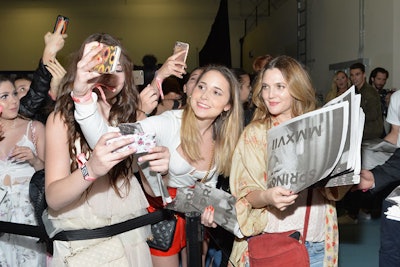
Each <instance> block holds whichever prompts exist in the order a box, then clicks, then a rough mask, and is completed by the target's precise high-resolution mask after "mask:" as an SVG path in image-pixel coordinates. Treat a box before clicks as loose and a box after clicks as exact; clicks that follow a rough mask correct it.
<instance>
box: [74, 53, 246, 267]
mask: <svg viewBox="0 0 400 267" xmlns="http://www.w3.org/2000/svg"><path fill="white" fill-rule="evenodd" d="M168 61H169V62H172V63H174V64H181V65H183V64H184V63H183V62H181V61H174V58H173V57H172V59H171V58H170V60H168ZM168 61H167V62H168ZM163 68H164V66H163V67H162V68H161V69H160V71H161V72H164V70H163ZM239 95H240V89H239V83H238V81H237V79H236V77H235V75H234V74H233V73H232V72H231V70H229V69H228V68H226V67H223V66H208V67H206V68H204V70H203V72H202V74H201V75H200V77H199V78H198V81H197V82H196V86H195V87H194V90H193V92H192V94H191V95H190V97H189V101H188V103H187V104H186V106H185V108H184V109H183V110H173V111H166V112H164V113H163V114H161V115H158V116H152V117H149V118H147V119H145V120H142V121H140V122H139V123H140V125H141V126H142V128H143V130H144V132H153V133H156V140H157V143H158V145H164V146H166V147H168V149H169V151H170V154H171V160H170V164H169V170H168V172H166V173H163V174H164V176H163V179H164V181H165V183H166V184H167V185H168V190H169V192H170V195H171V196H172V197H174V196H175V194H176V190H177V188H180V187H190V186H193V185H194V184H195V182H196V181H200V182H203V183H205V184H207V185H209V186H212V187H215V186H216V184H217V179H218V175H219V174H222V175H224V176H228V175H229V172H230V169H231V157H232V153H233V150H234V147H235V145H236V141H237V140H238V138H239V136H240V133H241V130H242V124H243V112H242V105H241V103H240V98H239ZM94 105H95V103H94V104H92V106H94ZM84 108H85V107H84V105H80V104H78V103H76V109H77V110H79V112H80V111H82V112H84ZM87 110H89V108H88V109H87ZM90 110H92V113H91V112H90V111H89V112H86V113H85V115H84V116H80V117H81V118H83V119H78V120H77V122H78V123H79V124H80V125H81V126H82V127H84V125H88V124H90V125H102V124H103V123H104V122H102V121H97V122H94V119H95V118H96V116H95V113H96V111H95V110H94V109H92V108H91V109H90ZM93 112H94V113H93ZM97 118H98V116H97ZM91 128H93V127H91ZM98 128H102V127H98ZM83 129H84V134H85V136H86V137H87V138H90V139H92V140H98V137H99V136H100V134H98V133H96V132H94V131H90V128H88V127H84V128H83ZM166 129H168V130H166ZM96 134H98V135H97V136H96ZM228 134H229V138H226V136H227V135H228ZM89 136H90V137H89ZM213 215H214V212H213V208H212V207H208V208H206V209H205V210H204V212H203V213H202V217H201V222H202V223H203V224H204V225H205V226H207V227H216V224H215V222H214V221H213ZM184 224H185V223H184V218H183V217H179V219H178V224H177V225H178V226H177V229H176V231H175V236H174V241H173V245H172V247H171V248H170V249H169V250H168V251H165V252H164V251H159V250H153V249H152V255H153V264H154V266H160V267H161V266H162V267H166V266H168V267H169V266H171V267H172V266H173V267H178V266H179V252H181V251H182V250H183V249H184V248H185V246H186V235H185V229H184ZM182 255H184V256H185V253H182ZM181 263H182V266H186V263H187V262H186V258H185V257H182V261H181Z"/></svg>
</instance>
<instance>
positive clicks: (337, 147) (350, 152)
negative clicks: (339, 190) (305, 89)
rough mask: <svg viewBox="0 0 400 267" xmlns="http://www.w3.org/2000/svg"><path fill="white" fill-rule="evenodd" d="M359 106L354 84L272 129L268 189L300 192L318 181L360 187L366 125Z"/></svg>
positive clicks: (269, 140)
mask: <svg viewBox="0 0 400 267" xmlns="http://www.w3.org/2000/svg"><path fill="white" fill-rule="evenodd" d="M360 103H361V96H360V95H356V94H355V88H354V86H352V87H351V88H350V89H348V90H347V91H346V92H345V93H344V94H342V95H340V96H338V97H337V98H335V99H333V100H331V101H330V102H328V103H327V104H326V105H325V106H323V107H322V108H320V109H318V110H315V111H311V112H308V113H306V114H303V115H301V116H298V117H296V118H293V119H291V120H289V121H286V122H284V123H282V124H280V125H278V126H276V127H273V128H271V129H270V130H269V131H268V133H267V135H268V136H267V138H268V146H267V153H268V166H267V172H268V182H267V186H268V187H274V186H283V187H285V188H288V189H291V190H292V191H294V192H300V191H301V190H303V189H305V188H307V187H309V186H311V185H314V184H317V183H318V185H320V186H327V187H333V186H341V185H349V184H357V183H359V181H360V171H361V141H362V135H363V129H364V121H365V115H364V112H363V111H362V109H361V107H360Z"/></svg>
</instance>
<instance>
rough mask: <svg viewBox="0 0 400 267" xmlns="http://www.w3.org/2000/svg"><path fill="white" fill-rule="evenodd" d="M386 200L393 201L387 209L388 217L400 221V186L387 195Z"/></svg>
mask: <svg viewBox="0 0 400 267" xmlns="http://www.w3.org/2000/svg"><path fill="white" fill-rule="evenodd" d="M386 200H387V201H389V202H391V203H393V206H391V207H389V208H388V210H387V211H385V212H384V213H385V215H386V218H388V219H391V220H395V221H400V186H397V187H396V188H395V189H394V190H393V191H392V192H391V193H390V194H389V195H388V196H387V197H386Z"/></svg>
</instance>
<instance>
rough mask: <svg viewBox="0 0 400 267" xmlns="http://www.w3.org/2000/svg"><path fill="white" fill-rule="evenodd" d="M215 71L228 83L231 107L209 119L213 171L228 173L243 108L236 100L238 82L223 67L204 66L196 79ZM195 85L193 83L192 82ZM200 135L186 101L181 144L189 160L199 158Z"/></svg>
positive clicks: (230, 72)
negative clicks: (211, 120) (211, 130)
mask: <svg viewBox="0 0 400 267" xmlns="http://www.w3.org/2000/svg"><path fill="white" fill-rule="evenodd" d="M212 70H214V71H218V72H219V73H221V74H222V75H223V76H224V77H225V79H226V80H227V81H228V83H229V89H230V90H229V93H230V98H229V102H228V103H229V104H230V106H231V108H230V109H229V110H228V111H223V112H222V113H221V114H220V115H219V116H218V117H217V118H216V119H215V120H214V122H213V125H212V127H213V138H214V141H215V158H214V162H215V164H216V166H217V172H218V173H220V174H223V175H224V176H229V173H230V169H231V161H232V155H233V151H234V149H235V146H236V143H237V141H238V140H239V137H240V134H241V132H242V130H243V109H242V104H241V102H240V84H239V82H238V80H237V79H236V77H235V75H234V74H233V73H232V71H231V70H230V69H229V68H227V67H225V66H216V65H211V66H207V67H205V69H204V71H203V73H202V74H201V75H200V77H199V79H198V80H197V83H198V81H200V80H201V78H202V76H203V75H204V74H205V73H207V72H209V71H212ZM196 86H197V84H196ZM200 140H201V136H200V132H199V130H198V126H197V124H196V115H195V113H194V111H193V109H192V107H191V105H190V104H189V103H188V104H187V105H186V106H185V109H184V111H183V116H182V127H181V147H182V150H183V152H184V153H185V155H186V156H187V157H188V158H189V159H190V160H191V161H196V160H200V159H201V155H200V148H199V144H201V142H200Z"/></svg>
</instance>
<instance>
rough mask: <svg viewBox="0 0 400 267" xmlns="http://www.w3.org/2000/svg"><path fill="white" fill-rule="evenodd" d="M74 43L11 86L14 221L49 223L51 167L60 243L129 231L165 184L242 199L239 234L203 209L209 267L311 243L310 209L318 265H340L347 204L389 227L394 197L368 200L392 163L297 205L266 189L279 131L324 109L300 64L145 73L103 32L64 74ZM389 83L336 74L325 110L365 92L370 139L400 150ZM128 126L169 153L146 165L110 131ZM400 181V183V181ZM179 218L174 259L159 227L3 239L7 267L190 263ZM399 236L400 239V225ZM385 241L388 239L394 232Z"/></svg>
mask: <svg viewBox="0 0 400 267" xmlns="http://www.w3.org/2000/svg"><path fill="white" fill-rule="evenodd" d="M66 38H67V35H66V34H62V33H61V28H59V29H56V31H55V32H53V33H50V32H48V33H46V34H45V36H44V43H45V47H44V50H43V55H42V57H41V58H40V60H39V64H38V67H37V69H36V70H35V71H34V73H33V76H17V77H15V78H14V79H11V78H10V77H6V76H4V77H3V76H0V144H1V145H0V166H1V168H0V190H1V192H3V194H2V195H0V220H1V221H5V222H14V223H25V224H31V225H36V224H37V222H36V221H35V216H34V209H33V206H32V204H31V200H30V199H29V182H30V178H31V177H32V175H33V174H34V173H35V172H36V171H39V170H42V169H44V170H45V173H46V178H45V190H46V200H47V204H48V208H47V210H46V212H45V216H44V221H45V224H46V225H51V227H50V228H51V229H52V231H51V233H49V234H50V235H54V234H56V233H57V232H59V231H64V230H74V229H93V228H97V227H103V226H107V225H110V224H115V223H120V222H124V221H126V220H129V219H132V218H136V217H139V216H141V215H143V214H147V213H148V212H153V211H155V210H157V209H160V208H163V204H162V203H160V198H158V197H157V194H156V193H155V192H154V190H153V188H152V187H151V184H150V182H149V180H150V179H152V176H151V175H152V174H151V173H158V174H159V175H160V176H161V177H162V178H161V179H162V180H163V181H164V182H165V184H166V186H167V190H168V193H169V194H170V195H171V197H172V198H174V197H175V196H176V194H177V190H178V189H179V188H182V187H192V186H194V185H195V183H196V182H201V183H204V184H206V185H208V186H211V187H214V188H218V189H221V190H224V191H225V192H228V193H230V194H232V195H233V196H234V197H235V198H236V200H237V203H236V213H237V220H238V229H237V231H235V232H234V233H231V232H228V231H226V230H225V229H223V228H221V226H219V225H217V224H216V223H215V221H214V215H215V214H214V209H213V207H212V206H210V207H207V208H206V209H204V210H202V211H201V224H202V226H203V227H204V228H205V229H206V231H205V233H206V234H205V235H204V241H203V258H202V260H203V261H202V265H203V266H207V267H209V266H213V267H219V266H236V267H239V266H248V257H247V256H248V249H247V238H248V237H251V236H254V235H257V234H260V233H264V232H268V233H274V232H281V231H286V230H298V231H299V232H302V231H303V226H304V225H303V224H302V223H299V222H303V220H302V218H304V216H305V206H306V203H307V199H310V202H311V206H312V209H311V213H310V218H311V220H310V222H312V223H311V224H310V225H311V226H310V229H309V231H308V234H307V236H306V247H307V250H308V252H309V257H310V263H311V266H315V267H316V266H337V264H338V244H339V242H338V221H337V216H336V203H339V205H338V207H340V209H343V210H345V211H344V213H345V215H346V216H350V217H351V219H352V220H353V221H356V219H357V216H358V214H359V212H360V210H361V211H362V212H366V213H369V214H374V216H376V217H380V214H381V211H382V207H381V204H382V202H383V201H384V197H385V196H382V195H381V196H380V198H379V199H378V205H374V206H366V205H365V204H366V203H376V201H370V202H368V201H365V200H366V199H371V198H372V197H373V196H372V195H371V194H368V192H364V191H368V190H370V189H371V190H375V191H378V187H379V190H381V189H382V188H384V187H385V188H387V187H389V185H387V184H384V186H382V185H380V184H378V183H374V175H375V180H376V179H379V178H378V177H380V176H384V175H385V170H386V169H389V168H391V167H390V166H389V167H388V166H385V165H384V166H382V167H377V168H376V169H374V170H372V172H370V171H369V170H363V171H362V175H361V183H360V185H359V186H356V187H355V188H353V190H350V187H333V188H323V189H318V188H312V189H308V190H303V191H301V192H299V193H297V194H294V193H293V192H291V191H290V190H288V189H285V188H282V187H274V188H267V187H266V179H268V177H266V176H265V175H266V162H267V159H268V155H267V154H266V153H267V149H266V146H267V138H266V136H267V132H268V130H269V129H271V128H272V127H275V126H277V125H279V124H281V123H285V122H286V121H289V120H291V119H293V118H295V117H297V116H300V115H302V114H304V113H307V112H310V111H313V110H315V109H317V108H318V103H317V99H316V90H315V88H314V87H313V85H312V81H311V78H310V76H309V74H308V72H307V70H306V68H305V67H304V66H303V65H302V64H301V63H299V62H298V61H297V60H296V59H294V58H292V57H289V56H284V55H281V56H271V55H262V56H259V57H257V58H256V59H255V60H254V64H253V70H252V71H251V72H246V71H245V70H243V69H241V68H229V67H227V66H221V65H212V64H210V65H207V66H198V67H196V68H194V69H193V70H191V72H187V66H186V63H185V62H183V61H180V60H179V59H178V56H179V54H175V55H172V56H170V57H169V58H167V59H166V60H165V62H164V63H163V64H158V63H157V58H156V57H155V56H154V55H152V54H148V55H145V56H144V57H143V59H142V63H143V66H134V64H133V61H132V60H131V59H130V57H129V52H128V51H127V50H125V49H124V47H123V44H122V43H121V42H120V41H118V40H117V39H116V38H114V37H113V36H111V35H109V34H100V33H96V34H92V35H90V36H88V37H87V39H86V40H85V41H84V42H83V43H82V45H81V47H80V48H79V49H78V51H77V53H75V54H74V55H75V56H74V57H72V58H71V60H70V62H68V63H64V64H61V63H60V62H59V61H58V60H57V58H56V57H57V53H58V52H59V51H60V50H61V49H62V48H63V46H64V43H65V41H66ZM104 46H119V47H120V48H121V50H122V52H121V57H120V58H119V63H118V66H117V69H116V72H115V73H113V74H101V73H98V72H95V71H93V67H94V66H95V65H96V64H98V58H97V57H96V55H97V54H98V53H99V52H100V51H101V49H102V48H103V47H104ZM63 65H64V66H63ZM139 69H140V70H143V73H144V82H143V84H141V85H138V84H135V82H134V77H133V70H139ZM388 78H389V72H388V71H387V70H386V69H384V68H383V67H377V68H375V69H373V70H372V71H371V73H370V75H369V80H368V82H367V74H366V70H365V65H364V64H362V63H354V64H352V65H351V66H349V68H348V69H346V70H338V71H336V72H335V73H334V75H333V78H332V85H331V88H330V90H329V91H328V92H327V94H326V96H325V98H324V101H325V103H328V102H329V101H331V100H332V99H334V98H336V97H338V96H340V95H341V94H343V93H344V92H346V90H348V89H349V88H350V87H351V86H352V85H354V86H355V91H356V93H357V94H360V95H361V107H362V109H363V111H364V113H365V126H364V129H363V132H364V134H363V141H368V140H372V139H384V140H386V141H388V142H390V143H392V144H394V145H397V146H400V92H396V91H395V90H390V89H386V88H385V85H386V82H387V79H388ZM160 81H161V83H160ZM160 90H162V91H160ZM121 123H137V124H138V125H140V126H141V128H142V129H143V131H144V132H149V133H150V132H151V133H154V134H155V135H156V140H157V145H156V146H155V147H154V148H151V149H150V150H149V151H148V153H146V154H139V155H138V154H136V149H135V148H134V147H133V146H130V144H131V142H132V140H131V139H130V138H123V139H122V138H120V137H121V133H119V132H118V131H114V130H110V129H115V127H117V126H118V125H119V124H121ZM228 136H229V138H227V137H228ZM114 139H118V140H117V141H115V142H110V140H114ZM116 151H118V152H116ZM398 158H399V156H398V150H397V151H396V153H395V157H394V158H393V159H391V162H392V165H396V164H397V165H400V162H398ZM393 162H394V163H393ZM145 166H146V167H145ZM392 167H393V166H392ZM389 172H390V173H389V174H390V175H392V176H393V177H394V175H393V174H392V173H398V170H393V171H389ZM389 174H388V175H389ZM399 184H400V179H398V176H396V177H394V178H393V179H391V180H390V188H394V187H395V186H397V185H399ZM374 185H375V188H374ZM359 190H364V191H359ZM371 192H374V191H371ZM367 194H368V195H367ZM343 197H344V198H343ZM342 198H343V199H342ZM374 200H376V198H374ZM386 204H387V203H385V205H386ZM384 208H387V205H386V206H384ZM374 211H375V213H373V212H374ZM338 212H339V213H340V214H341V212H342V210H338ZM176 217H177V219H178V220H177V226H176V231H175V234H174V239H173V243H172V246H171V248H170V249H168V250H167V251H161V250H159V249H155V248H149V246H148V244H147V242H146V241H147V239H148V238H149V236H150V234H151V233H150V225H147V226H143V227H140V228H137V229H134V230H130V231H126V232H124V233H122V234H118V235H115V236H112V237H107V238H98V239H88V240H74V241H60V240H55V241H53V245H54V251H53V254H52V255H49V254H48V253H46V248H45V246H44V244H43V243H38V242H36V241H37V240H36V239H35V238H32V237H26V236H19V235H16V234H9V233H4V234H0V266H28V265H29V266H89V265H96V266H100V265H107V264H114V265H115V266H160V267H170V266H171V267H179V266H183V267H184V266H188V265H187V258H186V251H185V248H186V246H187V243H186V234H185V216H184V214H180V213H176ZM339 222H340V219H339ZM386 225H389V226H386V227H394V228H389V229H397V230H398V229H400V227H399V226H398V224H394V225H393V224H391V223H390V222H389V223H386ZM50 228H48V229H50ZM383 236H384V237H385V238H386V240H387V239H388V237H387V236H388V234H387V232H385V231H384V234H383ZM327 244H328V245H327ZM383 244H384V246H383V247H382V248H381V257H385V258H388V257H389V258H390V257H393V258H394V259H395V260H394V261H393V262H397V263H398V262H399V261H400V256H399V255H398V251H399V250H397V252H396V251H393V250H390V253H388V251H389V248H388V247H391V246H396V248H399V247H400V244H398V242H397V243H396V242H395V243H394V244H393V243H390V242H386V243H385V242H383ZM388 255H390V256H388ZM85 264H89V265H85ZM387 264H389V263H387ZM107 266H108V265H107ZM189 266H190V265H189ZM385 266H392V265H385Z"/></svg>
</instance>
